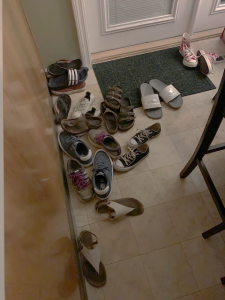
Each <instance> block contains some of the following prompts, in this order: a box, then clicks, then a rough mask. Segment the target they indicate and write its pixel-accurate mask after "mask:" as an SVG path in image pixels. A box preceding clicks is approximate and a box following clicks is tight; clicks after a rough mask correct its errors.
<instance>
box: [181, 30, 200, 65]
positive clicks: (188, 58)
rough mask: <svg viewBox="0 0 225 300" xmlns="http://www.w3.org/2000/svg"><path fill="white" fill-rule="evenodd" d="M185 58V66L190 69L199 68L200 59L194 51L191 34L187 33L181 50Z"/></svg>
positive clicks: (184, 35) (183, 38)
mask: <svg viewBox="0 0 225 300" xmlns="http://www.w3.org/2000/svg"><path fill="white" fill-rule="evenodd" d="M179 52H180V54H181V55H182V56H183V65H184V66H186V67H189V68H194V67H197V65H198V59H197V57H196V55H195V54H194V49H193V46H192V43H191V37H190V34H189V33H187V32H185V33H184V34H183V37H182V43H181V46H180V50H179Z"/></svg>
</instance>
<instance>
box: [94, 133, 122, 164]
mask: <svg viewBox="0 0 225 300" xmlns="http://www.w3.org/2000/svg"><path fill="white" fill-rule="evenodd" d="M88 141H89V142H90V144H91V145H92V146H94V147H95V148H98V149H103V150H105V148H103V147H102V146H100V145H99V144H95V142H94V141H92V139H91V138H90V137H89V135H88ZM105 152H106V153H107V154H109V156H110V157H111V158H112V159H118V158H120V157H121V155H118V156H114V155H112V154H111V153H110V152H107V151H106V150H105Z"/></svg>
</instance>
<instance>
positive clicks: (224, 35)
mask: <svg viewBox="0 0 225 300" xmlns="http://www.w3.org/2000/svg"><path fill="white" fill-rule="evenodd" d="M220 38H221V40H222V41H223V42H224V44H225V28H224V30H223V32H222V34H221V37H220Z"/></svg>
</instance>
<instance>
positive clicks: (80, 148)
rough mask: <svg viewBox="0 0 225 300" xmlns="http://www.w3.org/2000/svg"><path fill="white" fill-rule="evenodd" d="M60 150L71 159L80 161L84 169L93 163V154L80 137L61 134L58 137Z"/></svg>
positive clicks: (65, 133) (66, 133)
mask: <svg viewBox="0 0 225 300" xmlns="http://www.w3.org/2000/svg"><path fill="white" fill-rule="evenodd" d="M58 141H59V146H60V148H61V149H62V150H63V151H64V152H65V153H66V154H67V155H68V156H69V157H71V158H73V159H76V160H78V162H79V163H80V164H82V165H83V166H84V167H88V166H90V165H91V164H92V162H93V157H92V152H91V149H89V148H88V146H87V145H86V144H85V143H84V142H83V141H81V140H80V139H79V138H78V137H76V136H74V135H72V134H70V133H68V132H65V131H63V132H60V133H59V135H58Z"/></svg>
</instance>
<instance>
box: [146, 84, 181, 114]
mask: <svg viewBox="0 0 225 300" xmlns="http://www.w3.org/2000/svg"><path fill="white" fill-rule="evenodd" d="M149 84H150V85H151V86H152V87H153V89H154V90H155V91H157V92H158V93H159V96H160V97H161V99H162V100H163V101H164V102H165V103H166V104H167V105H168V106H170V107H171V108H174V109H177V108H180V107H181V106H182V104H183V99H182V97H181V95H180V92H179V91H178V90H177V89H176V88H175V87H174V86H173V85H172V84H170V85H166V84H165V83H163V82H162V81H160V80H158V79H152V80H150V82H149Z"/></svg>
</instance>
